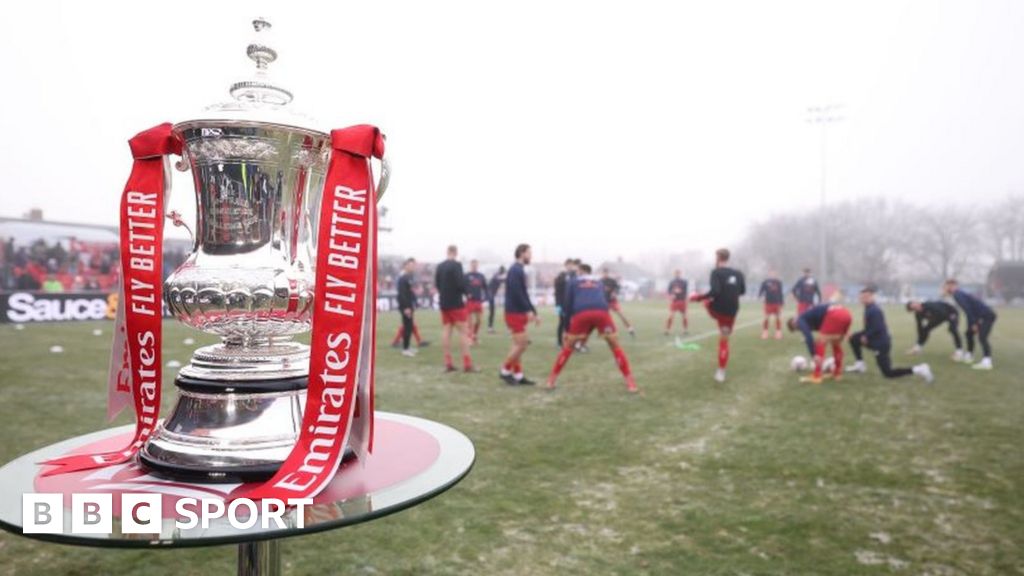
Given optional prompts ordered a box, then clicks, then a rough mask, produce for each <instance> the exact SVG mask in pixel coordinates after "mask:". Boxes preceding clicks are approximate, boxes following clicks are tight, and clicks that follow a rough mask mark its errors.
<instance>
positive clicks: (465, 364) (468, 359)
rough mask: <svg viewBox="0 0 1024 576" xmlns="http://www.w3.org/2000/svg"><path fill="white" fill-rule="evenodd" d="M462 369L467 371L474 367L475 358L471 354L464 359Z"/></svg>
mask: <svg viewBox="0 0 1024 576" xmlns="http://www.w3.org/2000/svg"><path fill="white" fill-rule="evenodd" d="M462 367H463V368H465V369H467V370H468V369H470V368H472V367H473V358H472V357H471V356H470V355H469V354H466V355H465V356H463V357H462Z"/></svg>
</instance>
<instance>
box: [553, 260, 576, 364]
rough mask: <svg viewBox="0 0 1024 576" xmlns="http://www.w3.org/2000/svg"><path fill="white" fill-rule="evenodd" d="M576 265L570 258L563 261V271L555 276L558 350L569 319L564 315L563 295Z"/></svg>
mask: <svg viewBox="0 0 1024 576" xmlns="http://www.w3.org/2000/svg"><path fill="white" fill-rule="evenodd" d="M577 265H578V263H577V262H576V261H575V260H573V259H572V258H566V259H565V269H564V270H562V271H561V272H559V273H558V276H555V313H557V314H558V329H557V330H555V342H556V344H557V345H558V347H559V348H561V347H562V336H563V335H564V334H565V331H566V329H567V328H569V317H568V316H567V315H566V313H565V293H566V291H567V290H568V289H569V284H571V283H572V279H573V278H574V277H575V276H576V267H577Z"/></svg>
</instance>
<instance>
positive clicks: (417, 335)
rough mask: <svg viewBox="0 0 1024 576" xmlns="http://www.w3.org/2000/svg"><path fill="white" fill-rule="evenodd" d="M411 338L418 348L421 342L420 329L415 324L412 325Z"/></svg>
mask: <svg viewBox="0 0 1024 576" xmlns="http://www.w3.org/2000/svg"><path fill="white" fill-rule="evenodd" d="M412 337H413V338H415V339H416V345H417V346H419V345H420V342H422V340H421V339H420V327H419V326H417V325H416V324H415V323H414V324H413V325H412Z"/></svg>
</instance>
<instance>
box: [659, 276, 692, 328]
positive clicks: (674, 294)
mask: <svg viewBox="0 0 1024 576" xmlns="http://www.w3.org/2000/svg"><path fill="white" fill-rule="evenodd" d="M689 293H690V285H689V283H688V282H687V281H686V279H685V278H683V271H682V270H676V271H675V272H674V273H673V274H672V281H671V282H669V283H668V319H667V320H665V336H668V335H669V334H671V333H672V320H673V319H674V318H675V316H676V312H679V315H680V316H682V322H681V323H680V325H681V326H682V328H683V336H685V335H686V334H688V333H689V331H690V320H689V319H688V318H687V317H686V303H687V301H688V300H687V298H688V297H689V295H690V294H689Z"/></svg>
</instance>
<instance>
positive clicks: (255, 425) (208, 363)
mask: <svg viewBox="0 0 1024 576" xmlns="http://www.w3.org/2000/svg"><path fill="white" fill-rule="evenodd" d="M253 24H254V27H255V28H256V32H257V40H256V41H254V42H253V43H252V44H250V45H249V47H248V49H247V54H248V56H249V58H251V59H252V60H253V61H255V62H256V68H257V71H256V75H255V77H254V78H252V79H250V80H246V81H242V82H237V83H235V84H234V85H232V87H231V91H230V92H231V95H232V96H233V99H232V100H229V101H227V102H225V103H222V104H216V105H214V106H211V107H209V108H207V109H206V111H205V113H204V114H205V115H206V116H208V117H207V118H201V119H196V120H189V121H186V122H181V123H179V124H177V125H175V126H174V129H173V131H174V134H175V135H176V136H177V137H178V138H180V139H181V142H182V144H183V146H182V156H183V162H182V163H180V164H179V169H182V170H191V172H192V179H193V183H194V186H195V192H196V225H195V228H194V241H195V245H194V250H193V252H192V253H191V254H190V255H189V256H188V258H187V259H186V260H185V262H184V263H183V264H182V265H181V266H180V267H179V268H178V269H177V270H175V271H174V273H173V274H171V275H170V276H169V277H168V278H167V280H166V281H165V283H164V298H165V301H166V304H167V307H168V309H169V310H170V312H171V313H172V314H173V315H174V317H175V318H176V319H177V320H178V321H180V322H182V323H184V324H185V325H187V326H191V327H193V328H196V329H198V330H202V331H204V332H207V333H210V334H216V335H217V336H219V337H220V338H221V342H220V343H218V344H214V345H212V346H206V347H203V348H200V349H198V350H196V351H195V353H194V355H193V357H192V359H191V361H190V363H189V364H188V365H186V366H185V367H183V368H182V369H181V371H180V372H179V374H178V376H177V379H176V381H175V384H176V386H177V388H178V399H177V402H176V404H175V405H174V407H173V408H172V410H171V412H170V414H169V415H168V417H167V418H166V419H165V420H164V421H163V423H162V425H161V426H159V427H158V428H157V430H156V431H155V432H154V434H153V435H152V437H151V438H150V439H149V440H148V441H147V442H146V444H145V445H144V446H143V448H142V449H141V450H140V452H139V459H140V462H141V464H142V465H143V466H144V467H146V468H147V469H149V470H151V471H152V472H154V473H157V474H160V475H164V476H170V477H173V478H177V479H186V480H191V481H256V480H263V479H266V478H269V477H270V476H272V475H273V473H274V472H275V471H276V470H277V469H278V468H279V466H280V464H281V463H282V462H283V461H284V459H285V458H286V457H287V456H288V454H289V453H290V452H291V449H292V447H293V446H294V444H295V441H296V439H297V438H298V435H299V428H300V425H301V422H302V411H303V407H304V405H305V397H306V387H307V383H308V371H309V347H308V346H306V345H304V344H300V343H297V342H293V341H292V340H291V339H292V337H293V336H294V335H296V334H300V333H303V332H306V331H308V330H309V329H310V326H311V318H312V305H313V298H314V296H315V295H314V286H315V274H314V272H315V270H314V264H315V254H316V233H315V231H316V225H317V222H316V218H317V215H316V210H315V208H314V207H316V206H318V205H319V202H320V196H321V194H322V188H323V185H324V179H325V177H326V169H327V165H328V161H329V159H330V136H329V135H328V134H327V133H325V132H321V131H318V130H315V129H311V128H308V127H307V126H308V125H310V124H312V122H311V121H310V120H309V119H308V118H307V117H305V116H303V115H301V114H298V113H296V112H293V111H292V110H291V109H290V108H289V107H288V104H289V102H290V101H291V99H292V95H291V93H290V92H288V91H287V90H285V89H283V88H280V87H278V86H276V85H274V84H273V83H272V82H271V81H270V80H269V79H268V77H267V74H266V71H267V65H268V64H269V63H270V62H273V60H274V59H276V57H277V53H276V52H275V51H274V50H273V49H272V48H269V47H268V46H267V45H266V43H265V42H264V41H263V40H262V37H261V36H260V34H261V33H262V32H264V31H265V30H267V29H269V27H270V24H269V23H267V22H266V21H265V20H262V19H257V20H256V21H254V23H253ZM386 170H387V169H386V167H385V168H384V171H385V173H386ZM383 176H384V175H383V174H382V177H383ZM383 184H384V183H383V182H382V186H383ZM382 192H383V190H382V189H380V190H379V193H382ZM311 208H313V209H311Z"/></svg>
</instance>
